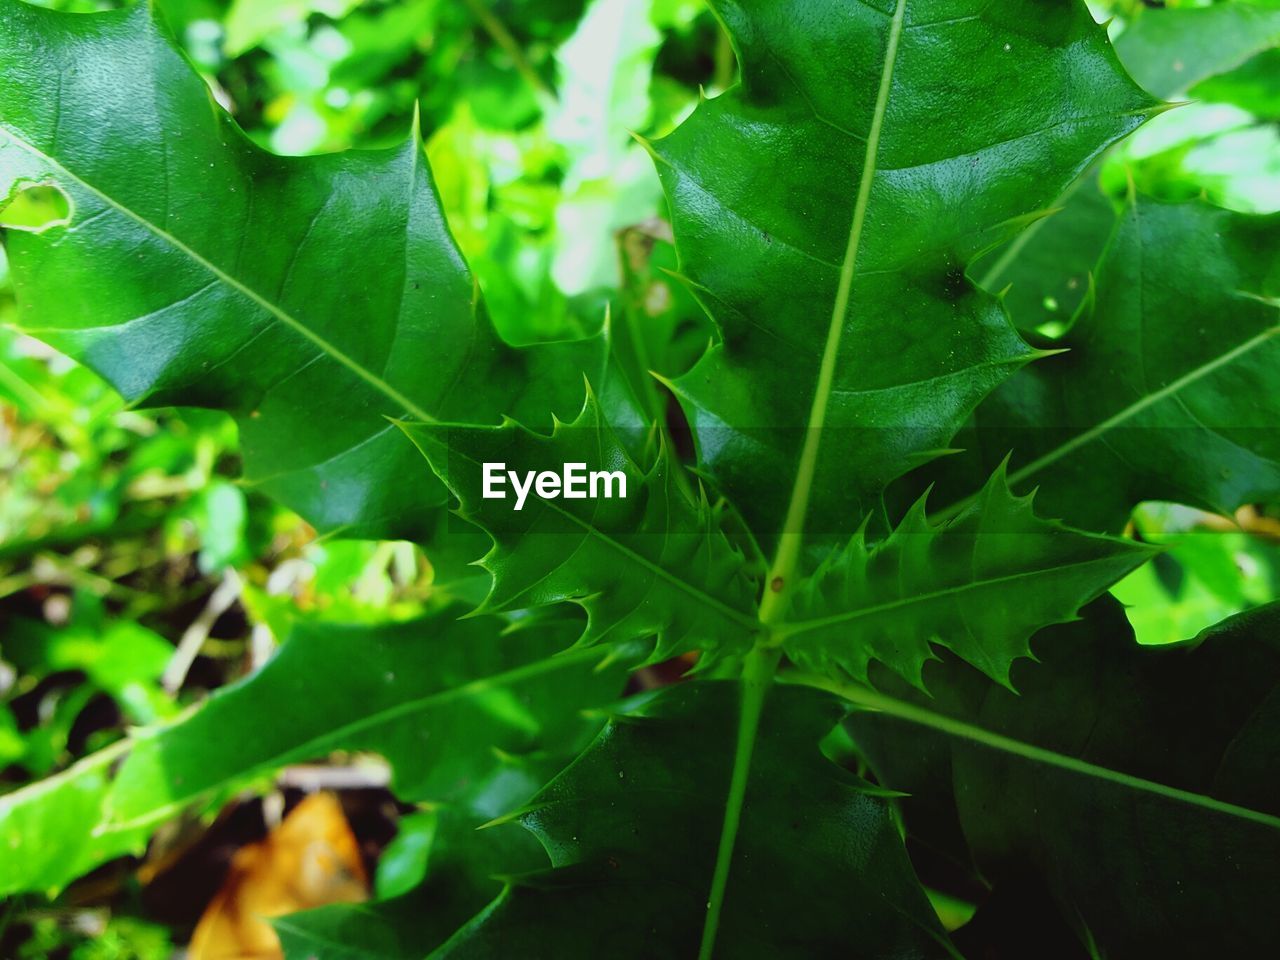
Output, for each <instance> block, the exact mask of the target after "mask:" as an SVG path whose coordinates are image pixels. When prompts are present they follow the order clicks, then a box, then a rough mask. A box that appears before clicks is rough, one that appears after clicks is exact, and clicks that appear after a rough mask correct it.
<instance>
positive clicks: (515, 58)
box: [463, 0, 556, 103]
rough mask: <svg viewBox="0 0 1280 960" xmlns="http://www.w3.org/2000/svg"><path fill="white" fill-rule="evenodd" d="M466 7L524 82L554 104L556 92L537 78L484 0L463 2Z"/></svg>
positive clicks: (521, 51) (509, 33)
mask: <svg viewBox="0 0 1280 960" xmlns="http://www.w3.org/2000/svg"><path fill="white" fill-rule="evenodd" d="M463 2H464V3H465V4H466V5H467V9H468V10H470V11H471V15H472V16H473V17H475V18H476V22H477V23H478V24H480V26H482V27H483V28H484V31H485V33H487V34H489V36H490V37H492V38H493V42H494V43H496V44H497V45H498V46H499V47H501V48H502V50H503V52H505V53H506V55H507V56H508V57H510V58H511V64H512V66H514V67H515V68H516V72H517V73H519V74H520V76H521V77H523V78H524V82H525V83H527V84H528V85H529V87H530V88H531V89H532V90H533V92H534V93H536V94H537V95H538V96H540V97H542V98H544V99H547V100H550V101H551V102H553V103H554V102H555V100H556V92H555V91H554V90H552V89H551V88H550V87H549V86H547V85H546V83H544V82H543V80H542V78H541V77H540V76H538V73H537V71H536V70H534V69H533V66H532V65H531V64H530V63H529V58H528V57H526V56H525V55H524V50H522V49H521V48H520V44H519V42H518V41H517V40H516V38H515V37H513V36H512V35H511V31H510V30H508V29H507V25H506V24H505V23H503V22H502V21H501V20H499V19H498V18H497V17H496V16H495V15H494V13H493V11H492V10H490V9H489V8H488V7H487V6H485V4H484V0H463Z"/></svg>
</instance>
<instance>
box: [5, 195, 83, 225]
mask: <svg viewBox="0 0 1280 960" xmlns="http://www.w3.org/2000/svg"><path fill="white" fill-rule="evenodd" d="M70 222H71V198H70V197H68V196H67V195H66V193H64V192H63V190H62V188H61V187H56V186H53V185H51V184H47V183H38V184H26V185H23V184H19V185H18V186H17V188H16V190H15V191H14V193H12V194H11V195H10V198H9V201H8V202H7V203H4V204H3V205H0V227H3V228H5V229H7V230H24V231H27V232H29V233H42V232H43V231H45V230H48V229H50V228H51V227H65V226H66V225H67V224H68V223H70Z"/></svg>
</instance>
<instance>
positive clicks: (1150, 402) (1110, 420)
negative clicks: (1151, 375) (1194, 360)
mask: <svg viewBox="0 0 1280 960" xmlns="http://www.w3.org/2000/svg"><path fill="white" fill-rule="evenodd" d="M1242 296H1252V295H1250V294H1242ZM1253 298H1254V299H1256V300H1261V301H1262V302H1264V303H1270V304H1272V305H1274V306H1277V307H1280V303H1278V302H1276V301H1273V300H1268V299H1265V298H1262V297H1256V296H1254V297H1253ZM1277 335H1280V323H1278V324H1276V325H1275V326H1274V327H1268V328H1267V329H1266V330H1263V331H1262V332H1261V333H1258V334H1255V335H1254V336H1252V337H1250V338H1249V339H1248V340H1246V341H1244V342H1243V343H1240V344H1237V345H1236V346H1235V347H1233V348H1231V349H1230V350H1228V351H1227V352H1226V353H1223V354H1220V355H1219V356H1217V357H1214V358H1213V359H1212V360H1209V361H1208V362H1206V363H1202V364H1201V365H1200V366H1198V367H1195V368H1193V369H1191V370H1189V371H1187V372H1186V373H1184V374H1183V375H1182V376H1180V377H1178V378H1177V379H1176V380H1172V381H1170V382H1169V383H1167V384H1166V385H1165V386H1163V387H1161V388H1160V389H1159V390H1156V391H1154V392H1152V393H1148V394H1146V395H1145V396H1142V397H1140V398H1139V399H1137V400H1135V401H1134V402H1133V403H1131V404H1129V406H1127V407H1125V408H1124V409H1123V410H1120V411H1118V412H1116V413H1114V414H1112V415H1111V416H1109V417H1107V419H1105V420H1103V421H1102V422H1101V423H1098V424H1095V425H1094V426H1092V427H1090V428H1089V429H1088V430H1085V431H1084V432H1082V433H1078V434H1076V435H1075V436H1074V437H1071V438H1070V439H1069V440H1065V441H1063V442H1062V443H1061V444H1059V445H1058V446H1056V447H1054V448H1053V449H1052V450H1050V451H1049V452H1048V453H1045V454H1044V455H1042V456H1040V457H1037V458H1036V459H1035V460H1033V461H1031V462H1030V463H1028V464H1026V465H1025V466H1023V467H1020V468H1018V469H1017V470H1014V471H1013V472H1012V473H1010V474H1009V486H1010V487H1013V486H1015V485H1017V484H1018V483H1021V482H1022V481H1023V480H1026V479H1027V478H1028V477H1031V476H1034V475H1035V474H1037V473H1039V472H1040V471H1042V470H1043V469H1044V468H1045V467H1048V466H1052V465H1053V464H1055V463H1057V462H1058V461H1059V460H1061V459H1063V458H1064V457H1067V456H1070V455H1071V454H1072V453H1074V452H1075V451H1076V450H1079V449H1080V448H1081V447H1084V446H1087V445H1088V444H1090V443H1093V441H1095V440H1097V439H1099V438H1100V437H1103V436H1106V435H1107V434H1108V433H1110V432H1111V431H1112V430H1115V429H1116V428H1117V427H1119V426H1121V425H1122V424H1124V423H1126V422H1128V421H1129V420H1132V419H1133V418H1134V417H1136V416H1137V415H1138V414H1140V413H1142V412H1143V411H1144V410H1147V409H1149V408H1150V407H1153V406H1155V405H1156V404H1157V403H1160V402H1162V401H1164V400H1167V399H1169V398H1170V397H1173V396H1176V395H1177V394H1179V393H1181V392H1182V391H1183V390H1185V389H1186V388H1187V387H1189V386H1191V385H1192V384H1195V383H1197V382H1199V381H1200V380H1203V379H1204V378H1205V377H1207V376H1209V375H1211V374H1213V373H1214V372H1216V371H1217V370H1219V369H1221V368H1222V367H1225V366H1227V365H1228V364H1230V363H1233V362H1235V361H1236V360H1238V359H1240V358H1241V357H1242V356H1244V355H1245V354H1247V353H1249V352H1251V351H1253V350H1255V349H1257V348H1258V347H1260V346H1261V345H1262V344H1264V343H1266V342H1267V341H1268V340H1270V339H1272V338H1273V337H1275V336H1277ZM977 496H978V494H976V493H975V494H971V495H970V496H968V497H965V498H964V499H962V500H958V501H956V502H955V503H953V504H952V505H951V506H949V507H947V508H946V509H945V510H942V511H940V512H939V513H937V514H935V515H934V516H933V519H934V520H935V521H937V522H939V523H945V522H946V521H948V520H951V519H953V518H954V517H956V516H957V515H958V514H960V513H961V512H962V511H963V510H964V509H965V508H966V507H968V506H969V505H970V504H971V503H973V501H974V500H975V499H976V498H977Z"/></svg>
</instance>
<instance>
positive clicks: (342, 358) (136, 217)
mask: <svg viewBox="0 0 1280 960" xmlns="http://www.w3.org/2000/svg"><path fill="white" fill-rule="evenodd" d="M417 131H418V124H417V120H416V116H415V121H414V125H413V133H412V137H413V142H414V144H415V148H414V159H413V164H412V166H411V172H412V175H416V172H417V163H418V156H417V154H418V148H417V142H418V132H417ZM0 133H2V134H4V136H5V139H7V140H8V141H9V142H10V143H12V144H13V145H14V146H16V147H18V149H20V150H23V151H25V152H26V153H28V154H30V155H31V156H33V157H36V158H37V159H39V160H42V161H44V162H45V163H47V164H49V165H50V166H51V167H53V168H55V169H56V170H59V171H61V173H62V175H63V176H65V177H67V179H69V180H72V181H74V182H75V183H77V184H79V185H80V186H81V187H82V188H84V189H85V190H87V191H88V192H90V193H92V194H93V195H94V196H96V197H98V199H100V200H101V201H102V202H103V203H105V204H106V205H107V206H109V207H111V208H112V209H114V210H115V211H117V212H118V213H120V214H122V215H123V216H125V217H128V218H129V219H130V220H132V221H133V222H134V223H136V224H138V225H139V226H140V227H142V228H143V229H144V230H146V231H148V232H149V233H151V234H152V235H153V236H155V237H156V238H157V239H159V240H162V241H164V242H165V243H167V244H168V245H169V246H171V247H172V248H173V249H175V250H177V251H178V252H179V253H181V254H182V255H183V256H185V257H187V258H188V259H189V260H191V261H192V262H193V263H196V264H198V265H199V266H200V267H202V268H203V269H204V270H206V271H208V272H209V273H210V274H212V275H213V276H214V277H216V278H217V279H218V280H219V281H221V282H222V283H224V284H226V285H227V286H228V287H230V288H231V289H233V290H235V291H236V292H237V293H239V294H240V295H241V296H243V297H245V298H246V299H248V300H250V301H252V302H253V303H254V304H256V305H257V306H259V307H260V308H262V309H263V310H265V311H266V312H267V313H269V314H270V315H271V316H273V317H275V318H276V319H277V320H278V321H280V322H281V323H283V324H284V325H285V326H286V327H288V328H289V329H291V330H293V331H294V332H296V333H298V334H299V335H300V336H302V337H303V338H305V339H306V340H308V341H310V342H311V343H312V344H314V345H315V346H316V347H317V348H319V349H320V350H321V351H322V352H323V353H325V354H327V355H328V356H330V357H331V358H333V359H334V360H335V361H337V362H338V363H340V364H341V365H342V366H344V367H346V368H347V369H348V370H350V371H351V372H352V373H353V374H355V375H356V376H357V377H359V378H360V379H361V380H363V381H364V382H365V383H367V384H369V386H371V387H373V388H374V389H375V390H377V391H378V392H379V393H381V394H382V395H383V396H385V397H386V398H387V399H389V400H391V401H392V402H393V403H395V404H397V405H398V406H400V407H401V408H402V409H403V410H404V411H405V412H406V413H409V414H412V415H413V416H414V417H417V418H419V419H421V420H424V421H427V422H433V421H434V420H435V418H434V417H432V416H431V414H429V413H427V412H426V411H425V410H423V409H422V408H421V407H420V406H418V405H417V404H416V403H414V402H413V401H412V400H410V399H409V398H408V397H406V396H405V395H404V394H403V393H401V392H400V391H399V390H397V389H396V388H395V387H393V386H391V384H389V383H387V381H386V380H384V379H383V378H382V377H380V376H378V374H376V373H374V372H373V371H372V370H370V369H368V368H367V367H365V366H364V365H363V364H361V363H360V362H359V361H357V360H356V359H355V358H354V357H351V356H350V355H348V354H347V353H346V352H345V351H343V350H342V349H341V348H339V347H338V346H337V345H336V344H333V343H331V342H329V341H328V340H327V339H325V338H324V337H322V336H321V335H320V334H318V333H316V332H315V331H314V330H312V329H311V328H310V327H308V326H307V325H306V324H305V323H303V322H302V321H301V320H299V319H298V318H297V317H295V316H293V315H292V314H290V313H289V312H288V311H287V310H285V309H284V308H283V307H281V306H279V305H278V304H275V303H272V302H271V301H270V300H268V299H267V298H266V297H264V296H263V295H262V294H260V293H258V292H257V291H256V290H254V289H253V288H252V287H250V286H248V285H247V284H245V283H243V282H241V281H240V280H237V279H236V278H235V277H233V276H232V275H231V274H229V273H227V272H226V271H225V270H223V269H222V268H221V267H219V266H218V265H217V264H215V263H213V262H212V261H211V260H209V259H207V258H206V257H204V256H203V255H201V254H200V253H198V252H197V251H196V250H194V249H193V248H191V247H190V246H188V245H187V244H185V243H183V242H182V241H181V240H179V239H178V238H177V237H175V236H174V235H173V234H171V233H169V232H168V231H167V230H165V229H164V228H163V227H160V226H158V225H157V224H154V223H152V222H151V221H150V220H148V219H147V218H146V217H144V216H142V214H140V213H138V212H137V211H135V210H132V209H130V208H129V207H127V206H125V205H124V204H123V203H121V202H120V201H118V200H116V199H115V198H114V197H112V196H111V195H110V194H108V193H106V192H105V191H104V190H102V189H100V188H99V187H96V186H94V185H93V184H91V183H89V182H88V181H87V180H85V179H83V178H82V177H80V176H79V175H78V174H76V173H73V172H72V171H71V170H69V169H68V168H67V167H66V166H65V165H64V164H63V163H61V162H60V161H58V160H55V159H54V158H53V157H51V156H49V155H48V154H47V153H45V152H43V151H42V150H40V149H39V148H38V147H36V146H35V145H34V144H31V143H28V142H27V141H26V140H23V139H22V138H21V137H19V136H17V135H16V134H15V133H14V132H13V131H11V130H9V129H8V128H7V127H5V126H0Z"/></svg>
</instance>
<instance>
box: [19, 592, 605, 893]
mask: <svg viewBox="0 0 1280 960" xmlns="http://www.w3.org/2000/svg"><path fill="white" fill-rule="evenodd" d="M456 613H457V611H453V612H452V614H450V613H445V614H443V615H440V616H438V617H435V618H431V619H428V620H425V621H413V622H409V623H403V624H394V625H384V626H380V627H376V628H370V627H365V626H354V627H346V626H333V625H321V624H303V625H300V626H298V627H297V628H296V630H295V632H294V633H293V635H291V637H290V638H289V639H288V640H287V641H286V642H285V643H284V645H283V646H282V647H281V649H280V652H279V654H278V655H277V656H276V657H275V658H274V659H273V660H272V661H271V662H270V663H269V664H268V665H267V666H266V667H265V668H263V670H262V671H261V672H260V673H258V674H257V675H255V676H253V677H251V678H249V679H248V680H246V681H244V682H242V683H240V684H237V685H236V686H234V687H229V688H224V689H223V690H221V691H219V692H217V693H215V694H214V695H213V696H211V697H210V698H209V700H208V701H207V702H206V703H205V704H204V705H203V706H202V707H201V708H200V709H198V710H196V711H195V712H194V713H192V714H190V715H189V716H187V717H185V718H184V719H182V720H180V721H177V722H175V723H173V724H170V725H167V726H161V727H152V728H144V729H142V730H139V731H137V732H136V733H135V734H134V736H133V737H132V738H131V739H130V740H129V741H126V742H123V743H121V744H119V745H116V746H114V747H112V748H109V749H108V750H107V751H103V753H102V754H101V755H94V757H91V758H89V759H88V760H86V761H83V762H82V763H81V764H78V765H77V766H75V767H73V768H71V770H70V771H68V772H67V773H64V774H62V775H60V776H58V777H54V778H52V779H51V780H47V781H43V782H39V783H36V784H34V785H32V786H30V787H27V788H25V789H22V790H18V791H16V792H14V793H11V794H8V795H6V796H4V797H0V845H3V849H6V850H9V851H11V855H9V856H6V857H5V858H4V860H3V861H2V862H0V892H3V893H12V892H16V891H21V890H29V889H42V890H43V889H51V888H57V887H59V886H61V885H62V884H64V883H65V882H67V881H68V880H70V879H72V878H74V877H76V876H78V875H79V874H81V873H84V872H85V871H86V870H88V869H89V868H90V867H93V866H96V865H97V864H98V863H101V862H103V861H104V860H106V859H108V858H110V857H113V856H120V855H122V854H125V853H136V852H138V851H139V850H140V849H141V846H142V844H143V843H144V842H145V839H146V837H147V835H148V833H149V831H150V829H152V828H154V827H155V826H157V825H158V824H159V823H161V822H163V821H164V820H166V819H168V818H169V817H172V816H173V815H174V814H175V813H177V812H178V811H179V810H181V809H182V808H183V807H185V806H187V805H189V804H192V803H195V802H196V801H198V800H200V799H201V798H202V797H204V796H207V795H209V794H210V793H213V792H216V791H219V790H224V789H226V788H228V787H231V786H234V785H236V784H238V783H241V782H243V781H244V780H245V779H247V778H249V777H251V776H254V775H256V774H262V773H267V772H270V771H272V770H274V769H276V768H278V767H280V766H283V765H285V764H288V763H295V762H299V761H304V760H309V759H314V758H316V757H323V756H325V755H327V754H328V753H330V752H331V751H333V750H338V749H342V750H348V751H357V750H366V751H375V752H378V753H381V754H382V755H384V756H385V757H386V758H387V759H388V761H389V762H390V763H391V765H392V767H393V769H394V774H395V775H394V781H393V786H394V789H395V790H396V792H397V795H398V796H400V797H401V798H402V799H404V800H406V801H418V800H428V799H429V800H434V801H440V802H454V803H460V802H463V801H465V802H466V803H467V804H468V805H470V806H471V807H476V808H478V809H479V811H480V812H481V813H483V814H485V815H487V816H490V817H491V816H494V815H496V814H497V813H498V812H499V811H498V810H497V809H494V808H493V807H491V806H486V805H485V799H484V798H485V795H486V791H488V790H490V789H500V788H502V785H503V783H504V782H505V781H510V780H512V779H518V780H519V781H520V782H522V783H523V784H524V785H525V788H526V790H525V792H526V795H527V794H528V793H531V792H532V791H533V789H534V788H535V787H536V786H537V784H538V783H539V782H540V776H545V775H547V774H549V773H550V772H551V771H553V770H554V769H556V768H557V763H556V759H557V758H559V757H561V756H562V755H563V754H561V753H557V752H556V751H557V750H559V751H564V750H571V749H573V744H574V743H575V742H577V741H578V740H579V739H580V738H582V736H583V735H584V733H587V732H588V731H589V730H591V729H592V726H591V724H590V723H589V722H586V723H584V721H583V719H582V717H581V716H580V711H581V710H583V709H585V708H587V707H597V706H600V705H602V704H604V703H607V702H609V701H610V700H611V699H612V698H613V697H614V696H616V695H617V694H618V692H619V691H620V689H621V686H622V670H621V669H620V668H618V667H616V666H615V667H613V668H611V669H601V668H600V667H601V664H602V662H604V660H605V658H604V657H603V656H602V654H601V653H600V652H599V651H591V650H578V651H573V652H570V653H565V654H562V655H560V656H556V655H555V654H557V653H558V652H559V651H561V650H563V649H564V648H565V647H566V646H567V645H569V644H570V643H571V642H572V640H573V637H574V636H575V635H576V634H577V632H578V630H579V627H580V625H579V623H578V622H576V621H565V620H559V621H546V620H538V621H535V622H534V623H530V624H529V625H528V627H527V628H525V629H516V630H514V631H505V632H504V631H503V629H502V628H503V621H502V620H500V619H498V618H495V617H483V618H475V619H471V620H465V621H457V620H454V619H453V616H455V615H456ZM541 750H551V751H552V752H551V753H550V755H541V756H540V755H539V753H538V751H541ZM122 753H127V756H126V757H125V759H124V762H123V764H121V765H120V766H119V770H118V772H115V773H114V775H113V776H112V775H109V770H108V767H109V765H110V764H114V763H115V762H116V761H117V760H118V759H119V757H120V756H121V755H122ZM99 756H102V757H104V758H105V759H103V760H99V759H97V758H98V757H99ZM491 785H496V786H492V787H491ZM508 789H509V788H508ZM50 795H52V796H53V799H51V798H50ZM507 796H508V795H507V794H505V793H501V794H499V800H501V799H502V798H505V797H507ZM54 837H56V838H57V839H56V842H53V839H52V838H54Z"/></svg>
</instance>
